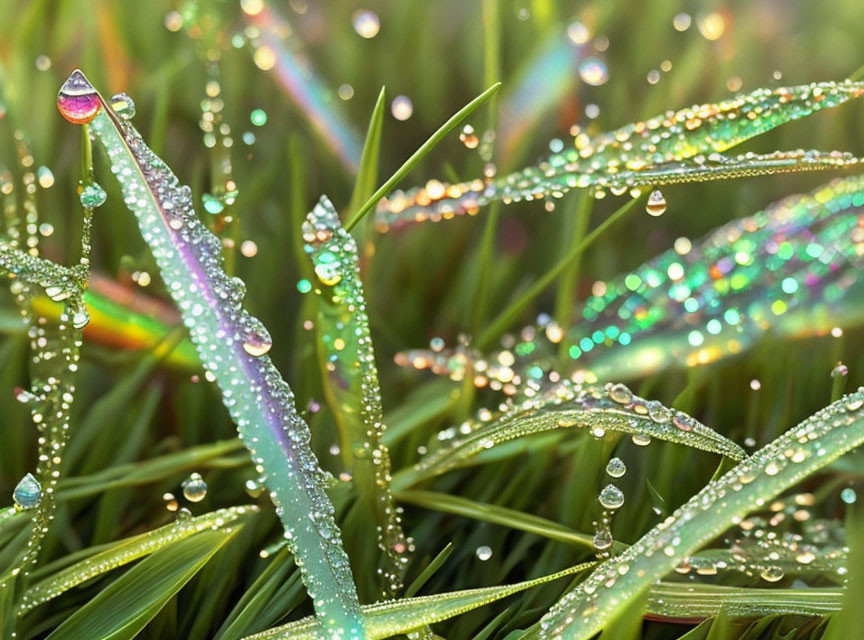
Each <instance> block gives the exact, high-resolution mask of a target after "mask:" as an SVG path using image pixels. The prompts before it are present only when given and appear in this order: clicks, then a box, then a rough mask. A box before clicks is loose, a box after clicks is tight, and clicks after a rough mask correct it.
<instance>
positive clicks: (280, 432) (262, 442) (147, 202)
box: [58, 72, 365, 640]
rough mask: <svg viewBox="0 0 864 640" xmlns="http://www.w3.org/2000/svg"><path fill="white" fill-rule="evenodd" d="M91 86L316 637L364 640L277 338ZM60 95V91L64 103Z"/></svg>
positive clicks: (95, 124)
mask: <svg viewBox="0 0 864 640" xmlns="http://www.w3.org/2000/svg"><path fill="white" fill-rule="evenodd" d="M73 79H74V86H75V88H76V91H78V92H79V93H81V94H87V93H88V90H87V89H86V86H85V85H84V84H83V83H86V78H84V76H83V74H80V72H76V73H74V74H73ZM82 79H83V80H82ZM87 84H88V85H89V83H87ZM64 86H65V85H64ZM91 90H92V92H93V93H94V94H95V95H97V96H98V98H99V101H100V104H101V108H100V109H97V112H96V115H95V117H94V118H93V120H92V122H91V124H90V126H91V130H92V132H93V134H94V136H95V138H96V140H98V141H99V142H100V143H101V144H102V146H103V147H104V148H105V151H106V152H107V154H108V159H109V161H110V163H111V171H112V172H113V173H114V175H115V176H116V177H117V179H118V181H119V183H120V187H121V189H122V192H123V199H124V202H125V204H126V206H127V207H129V209H130V210H131V211H132V212H133V213H134V214H135V216H136V218H137V219H138V225H139V227H140V230H141V234H142V236H143V238H144V240H145V241H146V242H147V244H148V245H149V246H150V249H151V251H152V253H153V256H154V258H155V259H156V262H157V264H158V266H159V269H160V272H161V275H162V279H163V280H164V282H165V285H166V287H167V289H168V291H169V292H170V293H171V296H172V297H173V298H174V301H175V302H176V303H177V306H178V307H179V309H180V312H181V314H182V316H183V322H184V324H185V325H186V327H187V329H188V330H189V335H190V337H191V338H192V341H193V342H194V343H195V345H196V347H197V349H198V355H199V357H200V358H201V362H202V364H203V366H204V368H205V370H206V372H207V378H208V379H209V380H213V381H215V382H216V383H217V384H218V385H219V387H220V389H221V391H222V399H223V402H224V404H225V406H226V408H227V409H228V411H229V412H230V414H231V416H232V418H233V419H234V422H235V423H236V424H237V429H238V431H239V434H240V437H241V438H242V439H243V441H244V443H245V444H246V446H247V448H248V449H249V451H250V452H251V454H252V458H253V460H254V461H255V464H256V465H259V466H260V467H261V468H262V469H263V471H264V483H265V485H266V486H267V488H268V490H269V491H270V496H271V499H272V500H273V503H274V504H275V505H276V511H277V513H278V515H279V517H280V519H281V520H282V524H283V526H284V528H285V537H286V538H287V540H288V545H289V547H290V549H291V551H292V553H293V554H294V555H295V557H296V558H297V564H298V566H300V567H301V570H302V573H303V578H304V581H305V583H306V586H307V589H308V591H309V593H310V595H311V596H312V599H313V603H314V605H315V610H316V613H317V615H318V620H319V626H320V629H319V634H320V636H321V637H322V638H328V639H330V638H338V639H343V640H348V639H352V640H353V639H356V640H361V639H362V638H364V637H365V633H364V630H363V623H362V619H361V616H360V605H359V602H358V600H357V594H356V590H355V588H354V583H353V579H352V576H351V571H350V567H349V565H348V557H347V556H346V555H345V552H344V550H343V549H342V542H341V536H340V532H339V529H338V527H337V526H336V522H335V520H334V517H333V505H332V504H331V502H330V499H329V498H328V496H327V494H326V491H325V488H326V479H325V475H324V473H323V471H322V470H321V469H320V467H319V466H318V463H317V460H316V459H315V455H314V453H313V452H312V449H311V448H310V446H309V437H310V434H309V428H308V427H307V425H306V423H305V422H304V421H303V419H302V418H301V417H300V416H299V415H298V413H297V409H296V407H295V406H294V396H293V394H292V392H291V389H290V388H289V387H288V385H287V384H286V383H285V381H284V380H283V379H282V377H281V375H280V374H279V372H278V371H277V370H276V368H275V367H274V366H273V363H272V362H271V361H270V358H269V357H268V356H267V355H266V353H267V351H268V350H269V348H270V344H271V340H270V337H269V335H268V333H267V330H266V329H265V328H264V326H263V325H262V324H261V322H260V321H259V320H258V319H256V318H254V317H253V316H251V315H250V314H249V313H248V312H247V311H246V310H245V309H244V308H243V297H244V294H245V286H244V284H243V282H242V281H240V280H239V279H237V278H231V277H229V276H228V275H227V274H226V273H225V271H224V269H223V266H222V263H223V259H222V253H221V248H222V247H221V243H220V242H219V239H218V238H217V237H216V236H214V235H213V234H212V233H211V232H210V231H209V230H208V229H207V227H206V226H204V224H202V223H201V221H200V220H199V219H198V218H197V216H196V215H195V211H194V208H193V205H192V191H191V189H190V188H189V187H186V186H182V185H181V184H180V182H179V181H178V179H177V177H176V176H175V175H174V174H173V173H172V172H171V170H170V169H169V168H168V166H167V165H166V164H165V163H164V162H163V161H162V160H161V159H160V158H158V157H157V156H156V155H155V154H154V153H153V152H152V151H151V150H150V148H149V147H147V145H146V144H145V143H144V141H143V139H142V138H141V136H140V134H139V133H138V132H137V131H136V130H135V128H134V127H133V126H132V124H131V123H130V122H129V121H127V120H124V119H123V118H121V117H119V116H118V115H117V114H115V113H114V111H113V110H112V109H111V108H110V107H109V106H108V105H107V103H106V102H105V100H104V99H103V98H102V97H101V96H99V94H98V93H96V91H95V89H92V87H91ZM63 99H64V94H63V93H61V95H60V98H59V100H58V106H60V108H61V109H62V108H63V104H62V101H63Z"/></svg>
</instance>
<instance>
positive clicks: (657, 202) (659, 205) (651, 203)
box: [645, 189, 666, 217]
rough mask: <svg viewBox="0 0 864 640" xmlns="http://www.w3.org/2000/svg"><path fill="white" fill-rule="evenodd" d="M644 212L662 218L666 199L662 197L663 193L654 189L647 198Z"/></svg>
mask: <svg viewBox="0 0 864 640" xmlns="http://www.w3.org/2000/svg"><path fill="white" fill-rule="evenodd" d="M645 211H647V212H648V215H652V216H655V217H656V216H662V215H663V214H664V213H665V212H666V198H664V197H663V192H662V191H660V189H654V191H652V192H651V195H650V196H648V202H647V203H646V205H645Z"/></svg>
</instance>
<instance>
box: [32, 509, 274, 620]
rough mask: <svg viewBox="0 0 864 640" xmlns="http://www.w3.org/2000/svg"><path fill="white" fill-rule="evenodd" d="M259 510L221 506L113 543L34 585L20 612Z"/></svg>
mask: <svg viewBox="0 0 864 640" xmlns="http://www.w3.org/2000/svg"><path fill="white" fill-rule="evenodd" d="M257 511H258V507H255V506H251V505H250V506H242V507H230V508H227V509H219V510H217V511H213V512H211V513H207V514H204V515H202V516H197V517H195V518H192V519H190V520H187V521H183V520H182V519H178V520H176V521H175V522H172V523H171V524H167V525H165V526H164V527H159V528H158V529H154V530H153V531H148V532H146V533H142V534H139V535H137V536H133V537H131V538H127V539H126V540H123V541H120V542H118V543H117V544H113V545H111V546H110V547H109V548H108V549H106V550H104V551H101V552H99V553H95V554H93V555H91V556H89V557H88V558H85V559H84V560H81V561H80V562H76V563H75V564H73V565H71V566H69V567H66V568H65V569H62V570H61V571H57V572H56V573H53V574H51V575H50V576H49V577H47V578H45V579H44V580H42V581H40V582H37V583H36V584H35V585H33V586H32V587H30V588H29V589H28V590H27V591H26V592H25V594H24V597H23V598H22V599H21V606H20V608H19V610H18V615H25V614H26V613H28V612H30V611H32V610H33V609H35V608H36V607H38V606H39V605H41V604H43V603H45V602H48V601H49V600H51V599H52V598H56V597H57V596H59V595H60V594H61V593H63V592H65V591H68V590H69V589H72V588H73V587H76V586H78V585H79V584H82V583H84V582H87V581H88V580H92V579H93V578H95V577H97V576H100V575H102V574H104V573H107V572H109V571H113V570H114V569H116V568H118V567H122V566H124V565H126V564H129V563H130V562H134V561H135V560H138V559H139V558H143V557H145V556H148V555H150V554H152V553H155V552H157V551H159V550H160V549H166V548H172V545H174V544H176V543H177V542H178V541H180V540H184V539H186V538H188V537H189V536H193V535H196V534H198V533H201V532H202V531H207V530H216V529H222V528H223V527H227V526H229V525H231V524H232V523H233V522H234V521H236V520H237V519H238V518H240V517H241V516H244V515H246V514H249V513H255V512H257Z"/></svg>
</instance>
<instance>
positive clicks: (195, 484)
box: [180, 473, 207, 502]
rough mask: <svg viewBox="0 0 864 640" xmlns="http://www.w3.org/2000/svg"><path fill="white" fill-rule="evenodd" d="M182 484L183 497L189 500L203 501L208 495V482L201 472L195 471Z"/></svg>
mask: <svg viewBox="0 0 864 640" xmlns="http://www.w3.org/2000/svg"><path fill="white" fill-rule="evenodd" d="M180 486H181V487H182V488H183V497H184V498H186V499H187V500H188V501H189V502H201V501H202V500H203V499H204V496H206V495H207V483H206V482H204V478H202V477H201V474H200V473H193V474H192V475H190V476H189V478H188V479H187V480H184V481H183V483H182V484H181V485H180Z"/></svg>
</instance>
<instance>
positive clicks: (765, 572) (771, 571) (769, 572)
mask: <svg viewBox="0 0 864 640" xmlns="http://www.w3.org/2000/svg"><path fill="white" fill-rule="evenodd" d="M759 575H760V576H762V579H763V580H764V581H765V582H777V581H778V580H782V579H783V575H784V574H783V570H782V569H781V568H780V567H765V568H764V569H762V571H760V572H759Z"/></svg>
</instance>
